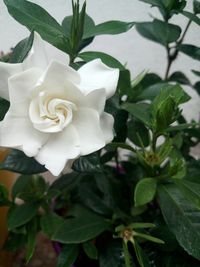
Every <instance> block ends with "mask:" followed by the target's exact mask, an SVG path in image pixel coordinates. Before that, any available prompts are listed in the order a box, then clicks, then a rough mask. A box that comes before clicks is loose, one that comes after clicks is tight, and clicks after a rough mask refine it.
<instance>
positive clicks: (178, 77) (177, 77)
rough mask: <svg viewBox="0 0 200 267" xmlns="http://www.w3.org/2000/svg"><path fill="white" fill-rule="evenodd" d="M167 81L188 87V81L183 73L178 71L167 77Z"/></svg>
mask: <svg viewBox="0 0 200 267" xmlns="http://www.w3.org/2000/svg"><path fill="white" fill-rule="evenodd" d="M169 80H170V81H173V82H177V83H180V84H186V85H190V81H189V79H188V78H187V77H186V76H185V74H184V73H182V72H180V71H176V72H174V73H172V74H171V76H170V77H169Z"/></svg>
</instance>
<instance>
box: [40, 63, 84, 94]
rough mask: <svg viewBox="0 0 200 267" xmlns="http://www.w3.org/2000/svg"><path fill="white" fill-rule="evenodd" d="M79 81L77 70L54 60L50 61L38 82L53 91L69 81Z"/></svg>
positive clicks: (74, 82) (75, 82)
mask: <svg viewBox="0 0 200 267" xmlns="http://www.w3.org/2000/svg"><path fill="white" fill-rule="evenodd" d="M79 82H80V76H79V74H78V72H77V71H75V70H74V69H72V68H71V67H69V66H67V65H64V64H63V63H61V62H58V61H55V60H53V61H51V63H50V64H49V66H48V68H47V69H46V71H45V73H44V74H43V76H42V77H41V80H40V84H42V85H44V86H46V87H47V88H48V90H51V91H52V90H53V91H54V92H55V91H56V89H60V88H63V86H68V84H69V83H73V84H77V83H79Z"/></svg>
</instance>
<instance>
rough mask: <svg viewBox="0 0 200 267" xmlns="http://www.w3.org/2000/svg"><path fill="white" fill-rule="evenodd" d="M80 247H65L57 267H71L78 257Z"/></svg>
mask: <svg viewBox="0 0 200 267" xmlns="http://www.w3.org/2000/svg"><path fill="white" fill-rule="evenodd" d="M78 252H79V247H78V245H74V244H70V245H65V246H64V247H63V248H62V251H61V253H60V255H59V257H58V262H57V265H56V267H71V266H72V264H73V263H74V262H75V260H76V258H77V257H78Z"/></svg>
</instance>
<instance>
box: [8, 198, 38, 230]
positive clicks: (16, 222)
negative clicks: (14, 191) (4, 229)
mask: <svg viewBox="0 0 200 267" xmlns="http://www.w3.org/2000/svg"><path fill="white" fill-rule="evenodd" d="M37 210H38V204H35V203H25V204H22V205H19V206H17V205H16V206H13V207H12V208H11V209H10V210H9V213H8V229H9V230H10V231H11V230H13V229H14V228H17V227H19V226H22V225H24V224H25V223H27V222H29V221H30V220H31V219H32V218H33V217H34V216H35V215H36V214H37Z"/></svg>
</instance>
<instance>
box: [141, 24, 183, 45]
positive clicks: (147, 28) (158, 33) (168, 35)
mask: <svg viewBox="0 0 200 267" xmlns="http://www.w3.org/2000/svg"><path fill="white" fill-rule="evenodd" d="M136 29H137V31H138V32H139V33H140V34H141V35H142V36H143V37H145V38H147V39H149V40H151V41H154V42H157V43H160V44H162V45H164V46H167V45H168V44H169V43H173V42H176V41H177V40H178V38H179V37H180V34H181V28H180V27H179V26H176V25H174V24H170V23H166V22H164V21H161V20H157V19H155V20H154V21H153V22H141V23H137V24H136Z"/></svg>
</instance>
